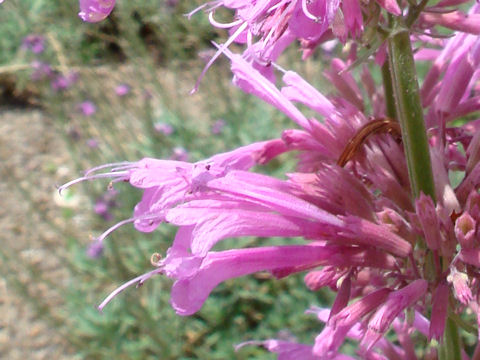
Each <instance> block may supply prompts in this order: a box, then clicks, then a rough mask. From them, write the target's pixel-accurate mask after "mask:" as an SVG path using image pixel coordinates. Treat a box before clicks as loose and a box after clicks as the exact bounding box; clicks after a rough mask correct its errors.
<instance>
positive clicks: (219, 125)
mask: <svg viewBox="0 0 480 360" xmlns="http://www.w3.org/2000/svg"><path fill="white" fill-rule="evenodd" d="M225 125H226V123H225V120H223V119H218V120H217V121H215V122H214V123H213V125H212V129H211V131H212V134H214V135H218V134H220V133H221V132H222V131H223V129H224V128H225Z"/></svg>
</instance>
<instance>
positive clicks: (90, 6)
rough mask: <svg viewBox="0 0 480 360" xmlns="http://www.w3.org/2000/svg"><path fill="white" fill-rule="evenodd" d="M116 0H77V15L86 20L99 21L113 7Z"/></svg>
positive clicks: (108, 13)
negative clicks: (78, 7)
mask: <svg viewBox="0 0 480 360" xmlns="http://www.w3.org/2000/svg"><path fill="white" fill-rule="evenodd" d="M115 1H116V0H79V5H80V12H79V13H78V16H79V17H80V18H81V19H82V20H83V21H87V22H99V21H102V20H103V19H105V18H106V17H107V16H108V15H110V13H111V12H112V10H113V8H114V7H115Z"/></svg>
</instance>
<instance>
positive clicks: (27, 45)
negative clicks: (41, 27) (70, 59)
mask: <svg viewBox="0 0 480 360" xmlns="http://www.w3.org/2000/svg"><path fill="white" fill-rule="evenodd" d="M22 47H23V48H24V49H27V50H30V51H31V52H32V53H34V54H40V53H42V52H43V51H44V50H45V38H44V37H43V36H42V35H37V34H31V35H28V36H26V37H25V38H24V39H23V41H22Z"/></svg>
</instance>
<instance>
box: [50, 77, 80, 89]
mask: <svg viewBox="0 0 480 360" xmlns="http://www.w3.org/2000/svg"><path fill="white" fill-rule="evenodd" d="M77 80H78V73H76V72H71V73H69V74H67V75H60V74H58V75H56V76H55V77H54V78H53V80H52V81H51V83H50V85H51V87H52V89H53V90H54V91H64V90H67V89H68V88H70V87H71V86H72V85H73V84H75V83H76V82H77Z"/></svg>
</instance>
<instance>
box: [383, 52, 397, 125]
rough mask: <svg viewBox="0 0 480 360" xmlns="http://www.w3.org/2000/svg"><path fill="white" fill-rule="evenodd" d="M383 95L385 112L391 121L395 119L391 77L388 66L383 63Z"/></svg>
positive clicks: (386, 62)
mask: <svg viewBox="0 0 480 360" xmlns="http://www.w3.org/2000/svg"><path fill="white" fill-rule="evenodd" d="M382 80H383V93H384V94H385V110H386V111H385V112H386V115H387V116H388V117H389V118H391V119H396V118H397V116H396V113H395V98H394V97H393V87H392V76H391V75H390V65H389V63H388V61H385V62H384V64H383V65H382Z"/></svg>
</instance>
